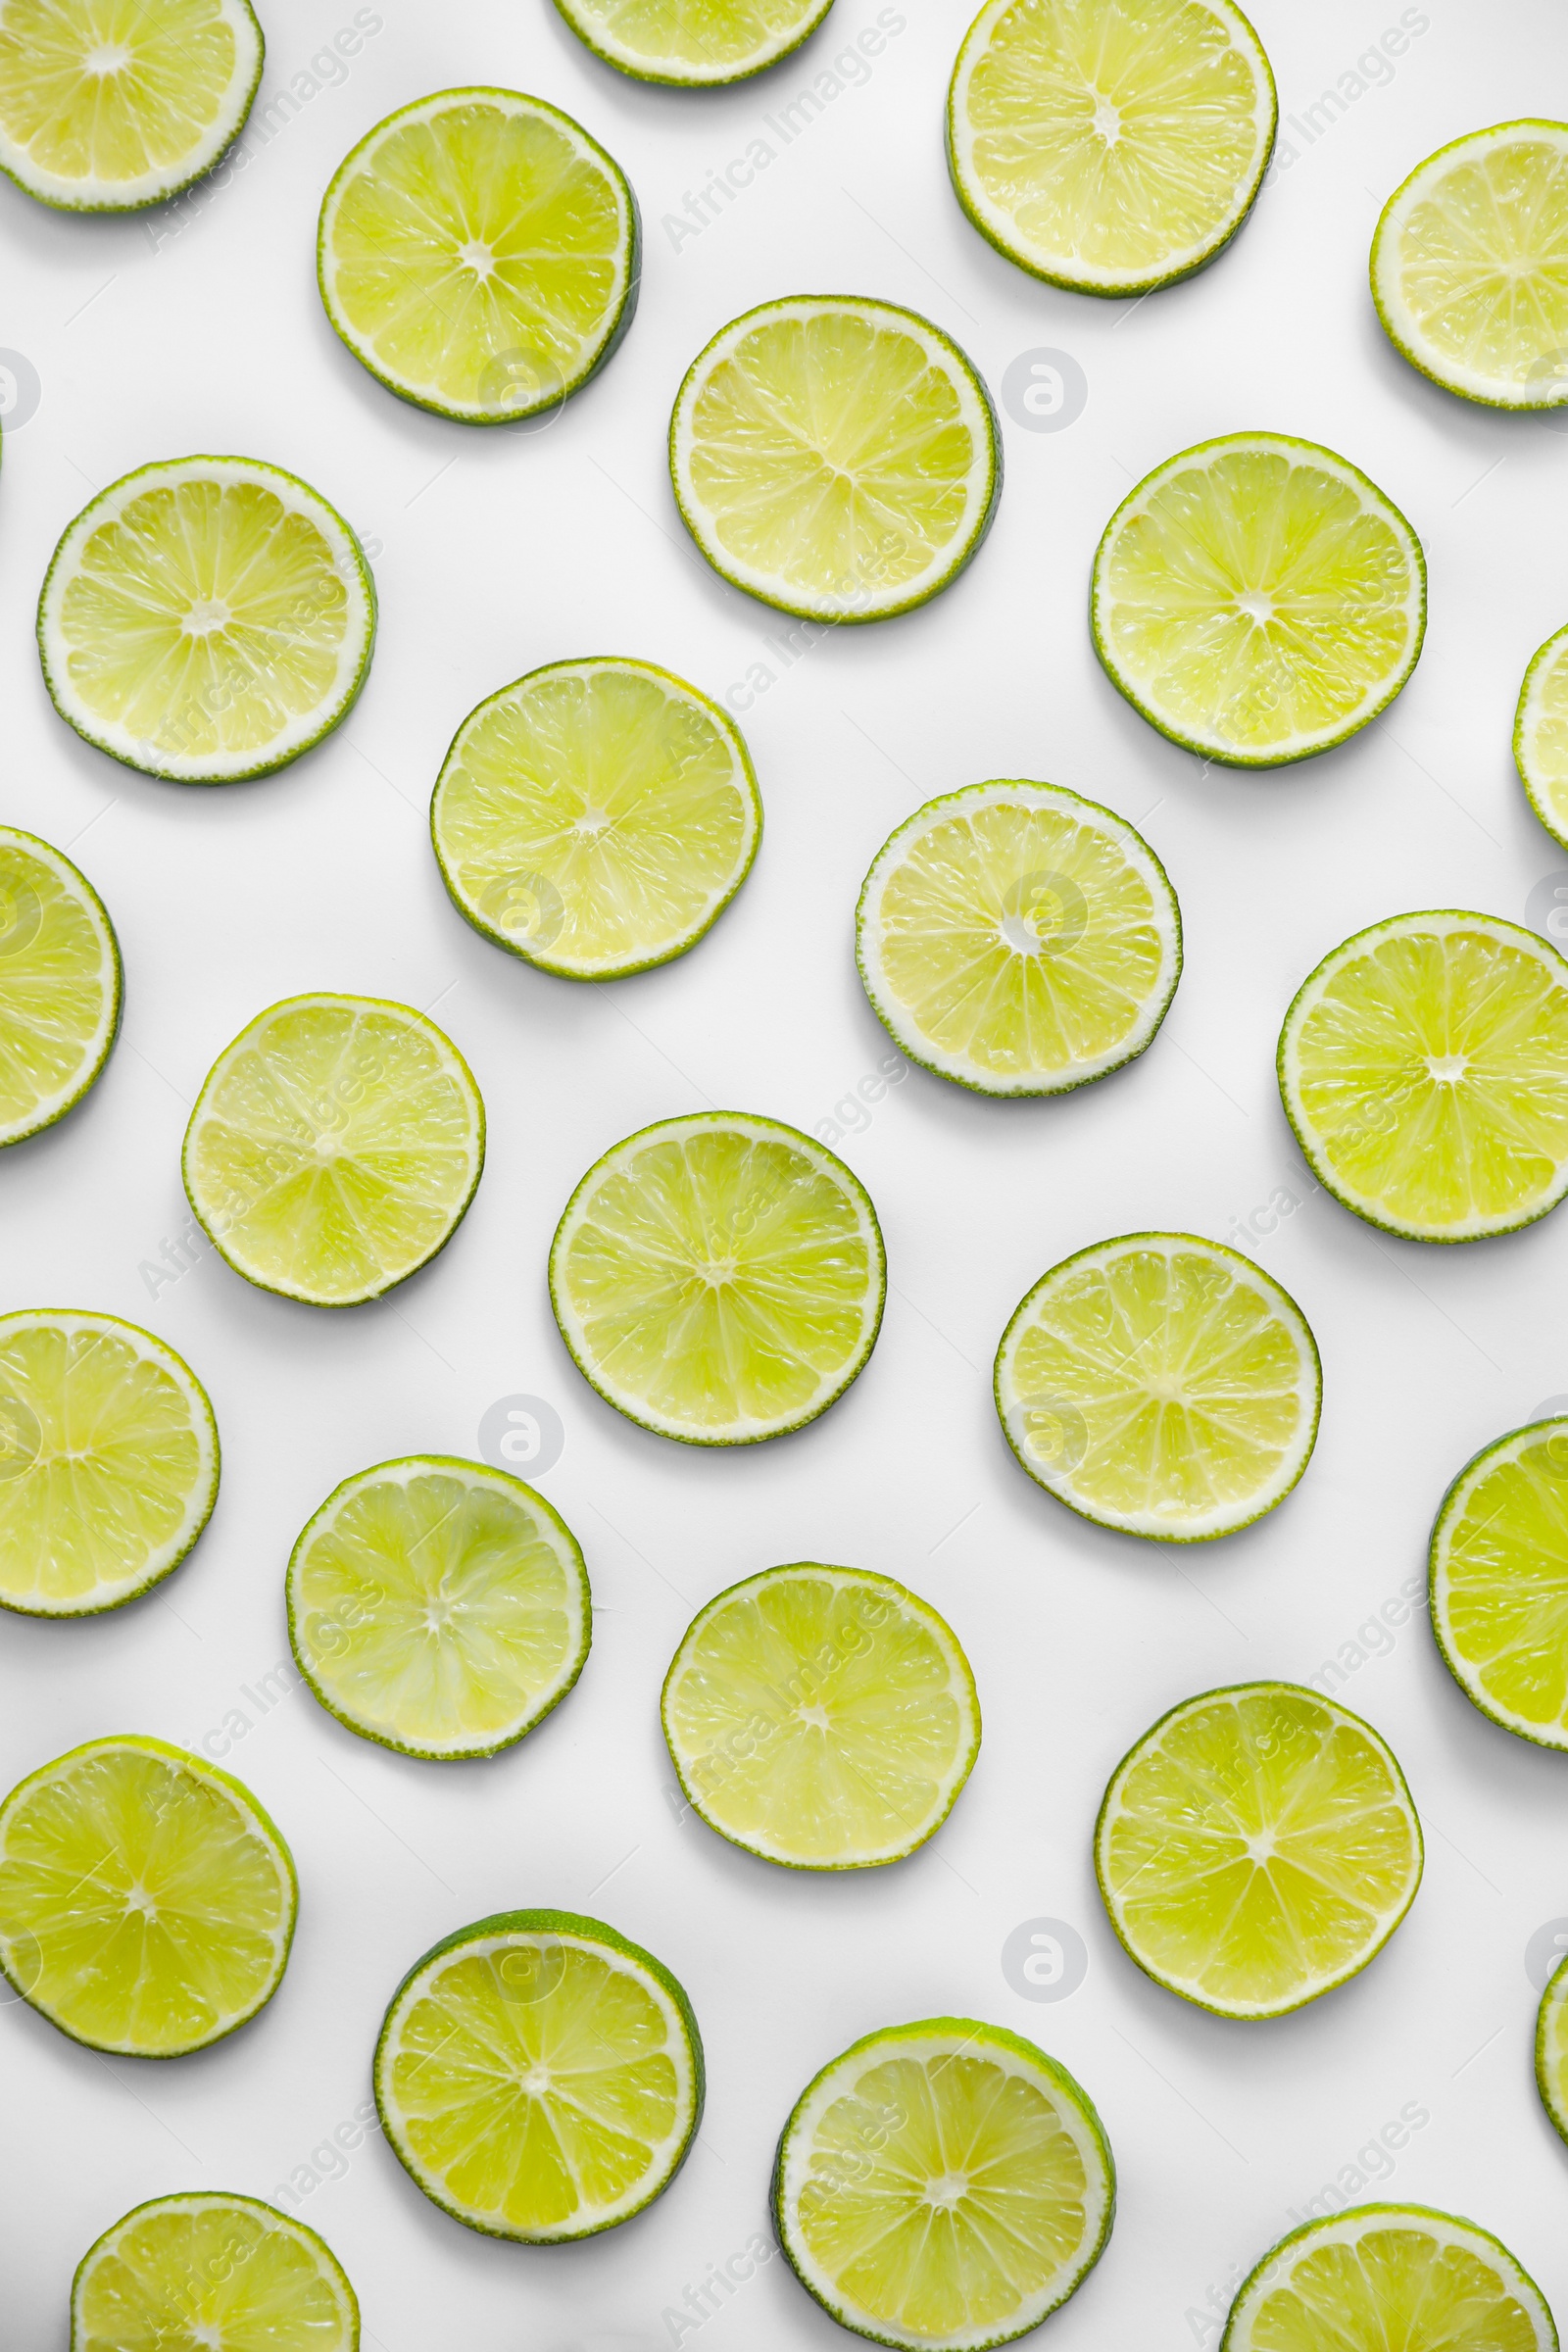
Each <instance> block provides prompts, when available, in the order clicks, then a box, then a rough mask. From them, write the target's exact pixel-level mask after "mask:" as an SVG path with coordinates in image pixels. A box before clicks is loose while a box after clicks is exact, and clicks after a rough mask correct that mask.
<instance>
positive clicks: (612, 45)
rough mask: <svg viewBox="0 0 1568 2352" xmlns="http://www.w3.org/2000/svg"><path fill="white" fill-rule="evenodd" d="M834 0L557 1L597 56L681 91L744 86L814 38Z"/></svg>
mask: <svg viewBox="0 0 1568 2352" xmlns="http://www.w3.org/2000/svg"><path fill="white" fill-rule="evenodd" d="M832 5H833V0H556V6H557V7H558V8H559V9H560V11H561V13H562V15H563V16H564V18H565V20H566V23H567V24H568V25H570V26H571V29H572V31H573V32H574V33H576V35H577V36H578V38H579V40H583V41H586V42H587V44H588V46H589V48H590V49H591V50H592V51H593V52H594V55H595V56H596V57H602V58H603V59H604V61H605V63H606V65H609V66H618V67H619V69H620V71H621V73H630V74H631V75H632V76H633V78H634V79H635V80H637V81H667V82H673V83H675V84H676V86H677V87H678V88H681V89H688V90H689V89H698V88H711V86H712V85H713V84H714V83H715V82H723V81H744V80H745V79H746V77H747V75H748V74H751V73H761V72H762V70H763V68H764V67H766V66H772V65H776V64H777V63H778V61H779V59H780V58H781V57H787V56H788V54H789V52H790V51H791V50H792V49H798V48H799V47H800V45H801V43H802V42H803V41H804V40H806V39H807V38H808V36H809V34H811V33H813V32H814V31H815V30H816V28H817V26H818V25H820V24H821V22H822V20H823V18H824V17H825V16H826V15H827V12H828V10H829V9H830V8H831V7H832Z"/></svg>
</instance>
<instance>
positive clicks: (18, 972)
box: [0, 19, 124, 1146]
mask: <svg viewBox="0 0 1568 2352" xmlns="http://www.w3.org/2000/svg"><path fill="white" fill-rule="evenodd" d="M0 24H3V19H0ZM123 993H124V975H123V971H122V969H121V963H120V943H119V941H118V940H117V939H116V937H115V928H114V925H113V924H112V923H111V921H110V920H109V916H108V914H107V912H106V911H105V908H104V904H103V901H102V900H101V899H100V898H99V896H98V893H97V892H96V891H95V890H94V889H93V887H92V884H91V883H90V882H89V881H88V880H87V878H86V876H85V875H84V874H80V873H78V872H77V871H76V868H75V867H74V866H73V864H72V862H71V860H70V858H62V856H61V855H60V852H59V851H58V850H53V849H51V848H50V846H49V844H48V843H47V842H46V841H39V840H38V839H37V838H36V836H35V835H33V834H31V833H19V832H18V831H17V829H16V827H15V826H14V825H0V1146H3V1145H5V1144H20V1143H21V1142H22V1140H23V1138H24V1137H25V1136H28V1135H36V1134H37V1133H38V1131H39V1129H40V1128H41V1127H52V1126H53V1125H54V1123H55V1121H56V1119H63V1118H64V1117H65V1115H66V1113H67V1111H68V1110H74V1108H75V1106H76V1104H77V1103H79V1102H80V1101H81V1098H82V1096H83V1095H84V1094H86V1093H87V1091H88V1089H89V1088H90V1087H91V1086H93V1085H94V1084H95V1083H96V1082H97V1080H98V1079H99V1078H100V1077H101V1076H102V1075H103V1068H104V1064H105V1062H106V1061H107V1060H108V1059H109V1054H110V1049H111V1047H112V1046H113V1045H114V1042H115V1038H116V1035H117V1033H118V1031H119V1028H120V1008H121V1001H122V998H123Z"/></svg>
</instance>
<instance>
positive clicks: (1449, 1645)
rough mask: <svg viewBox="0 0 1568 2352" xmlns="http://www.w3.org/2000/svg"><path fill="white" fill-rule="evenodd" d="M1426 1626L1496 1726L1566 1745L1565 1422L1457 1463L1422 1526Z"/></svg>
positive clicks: (1536, 1426)
mask: <svg viewBox="0 0 1568 2352" xmlns="http://www.w3.org/2000/svg"><path fill="white" fill-rule="evenodd" d="M1431 1592H1432V1630H1433V1632H1434V1633H1435V1634H1436V1635H1437V1637H1438V1647H1439V1648H1440V1649H1441V1650H1442V1652H1443V1656H1444V1662H1445V1664H1446V1667H1447V1669H1448V1672H1449V1673H1450V1674H1451V1675H1452V1676H1453V1679H1454V1681H1455V1682H1456V1683H1457V1684H1458V1686H1459V1688H1460V1690H1461V1691H1463V1692H1464V1694H1465V1696H1466V1698H1468V1699H1469V1700H1471V1701H1472V1703H1473V1704H1474V1705H1476V1706H1478V1707H1479V1708H1480V1709H1481V1712H1482V1714H1483V1715H1490V1716H1491V1718H1492V1720H1493V1722H1494V1723H1500V1724H1501V1725H1502V1728H1503V1730H1504V1731H1508V1732H1517V1733H1518V1734H1519V1735H1520V1737H1521V1739H1525V1740H1535V1741H1536V1742H1537V1744H1538V1745H1539V1746H1541V1747H1568V1420H1558V1421H1536V1422H1533V1423H1532V1424H1531V1426H1530V1427H1529V1428H1528V1429H1516V1430H1515V1431H1514V1432H1513V1434H1512V1435H1511V1436H1510V1437H1506V1438H1499V1439H1498V1440H1497V1442H1496V1444H1495V1446H1487V1447H1486V1448H1485V1449H1484V1450H1483V1451H1482V1452H1480V1453H1478V1454H1477V1455H1476V1457H1475V1459H1474V1460H1473V1461H1471V1462H1467V1463H1466V1464H1465V1467H1464V1468H1463V1469H1462V1470H1461V1471H1460V1473H1459V1475H1458V1477H1457V1478H1456V1479H1455V1480H1454V1482H1453V1484H1452V1486H1451V1487H1450V1488H1449V1489H1448V1492H1447V1494H1446V1495H1445V1496H1444V1498H1443V1507H1442V1509H1441V1510H1440V1511H1439V1513H1438V1519H1437V1525H1436V1526H1435V1527H1434V1528H1433V1530H1432V1551H1431Z"/></svg>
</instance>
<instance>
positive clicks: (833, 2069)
mask: <svg viewBox="0 0 1568 2352" xmlns="http://www.w3.org/2000/svg"><path fill="white" fill-rule="evenodd" d="M1115 2204H1116V2172H1115V2166H1114V2165H1113V2163H1112V2161H1111V2154H1110V2143H1109V2141H1108V2140H1107V2139H1106V2137H1105V2133H1104V2130H1103V2126H1102V2124H1101V2121H1100V2118H1099V2116H1098V2115H1097V2114H1096V2113H1095V2110H1094V2107H1093V2106H1092V2105H1091V2103H1090V2100H1089V2097H1088V2095H1087V2093H1086V2092H1085V2091H1083V2090H1082V2089H1080V2087H1079V2085H1078V2084H1077V2083H1076V2082H1074V2081H1073V2079H1072V2077H1071V2075H1069V2074H1068V2072H1067V2070H1066V2068H1065V2067H1064V2066H1058V2065H1057V2063H1056V2061H1055V2060H1054V2058H1048V2057H1047V2056H1046V2053H1045V2052H1044V2050H1038V2049H1036V2047H1035V2045H1034V2043H1033V2042H1031V2041H1025V2040H1024V2039H1023V2038H1022V2037H1021V2035H1019V2034H1009V2033H1007V2032H1006V2031H1005V2029H1004V2028H1003V2027H1001V2026H988V2025H981V2024H978V2023H977V2022H976V2021H975V2020H974V2019H973V2018H966V2017H933V2018H926V2019H923V2020H921V2021H920V2022H919V2023H917V2024H915V2025H910V2026H888V2027H885V2028H884V2029H883V2031H882V2032H881V2033H879V2034H867V2035H866V2036H865V2038H864V2039H863V2040H862V2041H858V2042H856V2043H854V2044H853V2046H852V2047H851V2048H849V2049H847V2050H846V2051H845V2052H844V2055H843V2056H842V2057H841V2058H835V2059H834V2060H833V2062H832V2064H831V2065H830V2066H825V2067H824V2068H823V2069H822V2072H821V2073H820V2074H819V2075H818V2076H817V2078H816V2080H815V2081H814V2082H810V2083H809V2084H808V2086H807V2088H806V2089H805V2090H804V2091H803V2092H802V2094H801V2097H800V2100H799V2101H798V2103H797V2105H796V2108H795V2111H794V2113H793V2114H792V2115H791V2117H790V2120H789V2122H788V2123H787V2124H786V2125H785V2127H784V2132H783V2136H782V2138H781V2139H780V2141H779V2145H778V2159H777V2163H776V2166H775V2169H774V2174H773V2219H774V2224H775V2227H776V2228H777V2230H778V2239H779V2244H780V2245H781V2246H782V2247H783V2249H784V2253H785V2257H786V2259H787V2260H788V2262H789V2265H790V2268H791V2269H792V2270H793V2271H794V2273H795V2276H796V2277H797V2278H799V2280H800V2282H801V2284H802V2285H803V2286H804V2287H805V2289H806V2291H807V2293H808V2294H809V2295H811V2296H814V2298H815V2299H816V2301H817V2302H818V2303H820V2304H821V2306H822V2308H823V2310H824V2311H826V2312H827V2313H829V2314H830V2316H831V2317H832V2318H833V2319H835V2320H837V2321H838V2323H839V2326H840V2327H848V2328H851V2329H853V2331H854V2332H855V2334H857V2335H865V2336H869V2337H870V2338H871V2339H872V2341H873V2342H875V2343H879V2344H897V2345H902V2346H907V2347H908V2352H983V2348H984V2347H985V2346H987V2345H991V2344H1006V2343H1011V2341H1012V2340H1013V2338H1014V2337H1015V2336H1020V2335H1027V2334H1028V2332H1029V2330H1030V2328H1031V2327H1038V2326H1039V2325H1040V2322H1041V2321H1042V2320H1043V2319H1044V2318H1045V2317H1046V2315H1047V2313H1048V2312H1052V2311H1054V2310H1055V2309H1056V2307H1057V2305H1058V2304H1061V2303H1065V2302H1066V2300H1067V2297H1068V2296H1069V2295H1070V2294H1072V2293H1073V2292H1074V2291H1075V2289H1076V2288H1077V2287H1079V2286H1080V2285H1081V2284H1082V2283H1083V2280H1084V2278H1086V2276H1087V2275H1088V2273H1089V2272H1090V2271H1092V2270H1093V2268H1094V2266H1095V2264H1096V2263H1097V2262H1098V2261H1099V2260H1100V2257H1101V2255H1102V2254H1103V2252H1104V2249H1105V2241H1106V2239H1107V2238H1108V2237H1109V2235H1110V2226H1111V2220H1112V2217H1113V2214H1114V2211H1115Z"/></svg>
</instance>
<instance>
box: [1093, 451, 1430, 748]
mask: <svg viewBox="0 0 1568 2352" xmlns="http://www.w3.org/2000/svg"><path fill="white" fill-rule="evenodd" d="M1426 606H1427V573H1426V561H1425V558H1424V557H1423V556H1422V553H1421V543H1420V541H1419V540H1418V539H1417V538H1416V535H1415V533H1414V532H1413V531H1412V530H1411V528H1410V525H1409V524H1408V523H1407V522H1406V521H1405V519H1404V516H1403V515H1401V514H1400V513H1399V510H1398V508H1397V507H1396V506H1394V505H1393V504H1392V503H1391V501H1390V500H1388V499H1387V498H1385V497H1384V495H1383V493H1382V491H1381V490H1380V489H1378V487H1377V485H1376V484H1375V483H1374V482H1370V481H1368V479H1367V477H1366V475H1365V474H1364V473H1362V472H1360V471H1359V470H1358V469H1357V468H1356V467H1355V466H1350V465H1348V464H1347V462H1346V460H1345V459H1344V458H1337V457H1336V456H1335V454H1334V452H1333V451H1332V450H1331V449H1321V448H1319V446H1318V444H1317V443H1316V442H1315V441H1297V440H1293V439H1291V438H1290V437H1289V436H1287V435H1286V434H1284V433H1229V434H1227V435H1226V436H1225V437H1224V438H1223V439H1222V440H1218V441H1203V442H1200V443H1199V445H1198V446H1197V447H1196V448H1195V449H1184V450H1183V451H1182V452H1181V453H1180V455H1179V456H1177V457H1174V458H1170V459H1167V461H1166V463H1165V464H1164V465H1163V466H1156V467H1155V469H1154V471H1153V472H1152V474H1150V475H1149V476H1148V477H1147V479H1145V480H1144V481H1142V482H1140V483H1139V485H1138V487H1137V489H1136V490H1134V491H1133V492H1132V493H1131V495H1130V496H1129V497H1127V498H1125V499H1124V500H1123V501H1122V503H1121V505H1120V506H1119V507H1118V508H1117V509H1116V512H1115V514H1114V515H1112V516H1111V518H1110V520H1109V522H1108V523H1107V524H1106V526H1105V534H1104V537H1103V539H1102V540H1101V542H1100V547H1099V550H1098V552H1097V554H1096V556H1095V570H1094V585H1093V590H1092V594H1091V625H1092V627H1093V629H1094V637H1095V651H1096V653H1097V654H1098V655H1099V656H1100V659H1101V661H1102V662H1103V664H1104V667H1105V670H1106V672H1107V674H1108V675H1109V677H1110V680H1111V683H1112V684H1113V685H1114V686H1117V687H1119V688H1120V690H1121V692H1122V693H1123V694H1124V695H1125V696H1126V697H1127V700H1128V701H1129V702H1130V703H1131V704H1132V706H1133V708H1134V709H1135V710H1136V711H1142V713H1143V715H1144V717H1145V718H1147V719H1148V721H1149V723H1150V725H1151V726H1152V727H1157V728H1158V729H1159V731H1160V733H1161V734H1162V735H1168V736H1169V737H1170V739H1171V741H1172V743H1179V744H1180V745H1181V746H1182V748H1183V750H1184V751H1189V752H1198V753H1201V754H1202V755H1204V756H1206V757H1207V758H1208V759H1210V760H1221V761H1223V762H1224V763H1225V764H1226V765H1227V766H1230V767H1280V766H1283V765H1284V764H1285V763H1286V762H1287V761H1289V760H1306V759H1309V758H1310V757H1311V756H1312V754H1313V753H1315V752H1326V751H1328V750H1330V749H1331V748H1332V746H1333V745H1335V744H1337V743H1344V742H1345V741H1346V740H1347V738H1348V736H1351V735H1353V734H1354V733H1355V732H1356V730H1357V728H1359V727H1364V726H1365V725H1366V724H1367V721H1368V720H1369V719H1373V718H1376V717H1377V715H1378V712H1379V711H1384V710H1386V709H1387V708H1388V706H1389V704H1390V703H1392V702H1393V700H1394V698H1395V696H1396V695H1397V693H1398V692H1399V689H1400V688H1401V687H1402V686H1403V685H1404V683H1405V681H1406V679H1407V678H1408V677H1409V675H1410V672H1411V671H1412V670H1413V669H1414V667H1415V664H1416V658H1417V656H1418V655H1419V653H1420V651H1421V639H1422V636H1423V634H1424V633H1425V630H1426Z"/></svg>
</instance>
